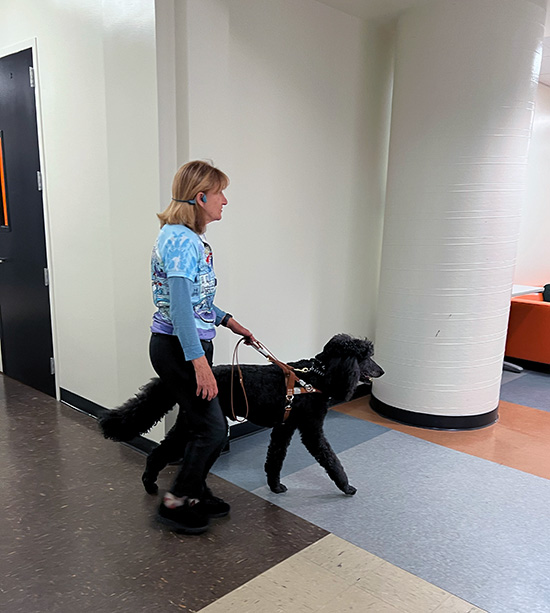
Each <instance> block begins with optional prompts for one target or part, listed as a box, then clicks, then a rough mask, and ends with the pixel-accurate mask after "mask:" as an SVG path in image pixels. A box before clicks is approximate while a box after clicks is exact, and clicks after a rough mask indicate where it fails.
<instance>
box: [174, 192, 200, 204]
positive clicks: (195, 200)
mask: <svg viewBox="0 0 550 613" xmlns="http://www.w3.org/2000/svg"><path fill="white" fill-rule="evenodd" d="M172 200H174V201H175V202H186V203H187V204H197V199H196V198H192V199H191V200H178V199H177V198H172ZM201 202H202V203H203V204H206V202H207V200H206V196H205V195H204V194H203V195H202V196H201Z"/></svg>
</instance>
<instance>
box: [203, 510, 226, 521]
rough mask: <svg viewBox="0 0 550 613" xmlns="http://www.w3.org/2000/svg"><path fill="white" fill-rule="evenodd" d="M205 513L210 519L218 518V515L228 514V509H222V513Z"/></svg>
mask: <svg viewBox="0 0 550 613" xmlns="http://www.w3.org/2000/svg"><path fill="white" fill-rule="evenodd" d="M207 515H208V517H211V518H212V519H219V518H220V517H227V516H228V515H229V511H223V512H222V513H207Z"/></svg>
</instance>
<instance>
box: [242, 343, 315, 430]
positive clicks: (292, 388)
mask: <svg viewBox="0 0 550 613" xmlns="http://www.w3.org/2000/svg"><path fill="white" fill-rule="evenodd" d="M244 342H246V338H245V337H244V336H243V337H242V338H241V339H239V340H238V341H237V344H236V345H235V349H234V350H233V359H232V361H231V415H232V417H233V420H234V421H237V422H239V423H242V422H244V421H246V420H247V419H248V412H249V407H248V397H247V395H246V390H245V388H244V380H243V372H242V369H241V365H240V363H239V345H240V344H241V343H244ZM249 346H250V347H252V348H253V349H256V351H258V352H259V353H261V354H262V355H263V356H264V357H265V358H267V359H268V360H269V361H270V362H271V363H273V364H276V365H277V366H278V367H279V368H280V369H281V370H282V371H283V373H284V375H285V385H286V405H285V412H284V415H283V423H284V422H285V421H286V420H287V418H288V416H289V415H290V411H291V410H292V401H293V400H294V395H295V394H296V393H297V391H296V383H298V385H300V386H301V387H303V388H304V390H303V392H302V391H301V390H300V392H299V393H305V394H310V393H312V392H320V390H318V389H315V388H314V387H313V386H312V385H309V384H307V383H305V381H302V380H301V379H300V378H298V377H297V376H296V373H295V372H294V369H293V368H292V366H289V365H288V364H285V363H284V362H281V361H280V360H278V359H277V358H276V357H275V356H274V355H273V354H272V353H271V351H269V349H268V348H267V347H266V346H265V345H263V344H262V343H260V341H258V340H256V342H255V343H249ZM235 366H236V367H237V372H238V373H239V382H240V384H241V389H242V390H243V395H244V402H245V406H246V414H245V417H244V419H242V420H239V419H238V417H237V415H236V414H235V406H234V398H233V396H234V391H233V390H234V387H233V386H234V379H235V376H234V374H235Z"/></svg>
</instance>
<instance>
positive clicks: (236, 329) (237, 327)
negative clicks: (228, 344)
mask: <svg viewBox="0 0 550 613" xmlns="http://www.w3.org/2000/svg"><path fill="white" fill-rule="evenodd" d="M226 327H227V328H229V329H230V330H231V332H233V333H235V334H239V335H240V336H244V337H245V339H246V341H245V344H246V345H251V344H252V343H255V342H256V339H255V338H254V335H253V334H252V332H250V330H247V329H246V328H245V327H244V326H241V324H240V323H239V322H238V321H237V320H236V319H234V318H233V317H231V318H230V319H229V321H228V322H227V326H226Z"/></svg>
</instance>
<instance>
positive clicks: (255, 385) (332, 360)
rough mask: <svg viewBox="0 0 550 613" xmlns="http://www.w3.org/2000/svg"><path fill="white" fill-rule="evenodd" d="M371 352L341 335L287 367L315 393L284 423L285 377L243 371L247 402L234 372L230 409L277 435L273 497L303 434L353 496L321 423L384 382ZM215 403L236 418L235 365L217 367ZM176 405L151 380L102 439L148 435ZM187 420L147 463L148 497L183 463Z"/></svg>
mask: <svg viewBox="0 0 550 613" xmlns="http://www.w3.org/2000/svg"><path fill="white" fill-rule="evenodd" d="M372 355H373V345H372V343H371V342H370V341H369V340H367V339H364V340H363V339H359V338H353V337H351V336H349V335H347V334H338V335H336V336H334V337H332V338H331V339H330V341H329V342H328V343H327V344H326V345H325V346H324V348H323V351H322V352H321V353H319V354H318V355H316V356H315V357H314V358H311V359H308V360H300V361H298V362H290V364H289V366H292V368H293V369H295V371H296V374H297V376H298V378H299V379H302V380H305V382H307V383H308V384H310V385H311V386H313V387H314V388H316V391H315V392H313V393H299V394H297V395H296V396H295V397H294V399H293V402H292V409H291V410H290V412H288V415H287V417H286V419H284V417H285V406H286V405H287V404H288V403H287V402H286V397H287V394H286V392H287V390H286V386H285V375H284V372H283V370H282V369H281V368H280V367H279V366H278V365H276V364H269V365H265V366H258V365H250V364H249V365H242V366H241V367H240V368H241V370H242V375H243V381H244V387H245V390H246V395H247V399H248V415H247V406H246V405H247V403H246V402H245V398H244V394H243V391H242V389H241V386H240V383H239V380H238V373H237V369H235V370H234V375H233V376H234V385H233V407H234V411H235V414H236V415H237V416H240V417H247V419H248V420H249V421H250V422H252V423H254V424H257V425H258V426H264V427H269V428H273V430H272V432H271V441H270V444H269V448H268V450H267V458H266V462H265V472H266V474H267V483H268V485H269V487H270V488H271V491H273V492H275V493H277V494H278V493H281V492H285V491H286V489H287V488H286V487H285V486H284V485H283V484H282V483H281V481H280V475H281V468H282V465H283V461H284V459H285V456H286V451H287V448H288V445H289V444H290V440H291V438H292V435H293V434H294V432H295V431H296V429H298V430H299V431H300V435H301V438H302V442H303V443H304V445H305V446H306V449H307V450H308V451H309V452H310V453H311V455H312V456H313V457H314V458H315V459H316V460H317V461H318V462H319V464H320V465H321V466H322V467H323V468H324V469H325V470H326V471H327V474H328V475H329V477H330V478H331V479H332V480H333V481H334V483H335V484H336V486H337V487H338V488H339V489H340V490H342V492H344V493H345V494H348V495H350V496H352V495H353V494H355V492H356V491H357V490H356V489H355V488H354V487H353V486H352V485H350V484H349V482H348V478H347V475H346V473H345V471H344V469H343V467H342V464H341V463H340V461H339V460H338V457H337V456H336V454H335V453H334V451H333V450H332V448H331V446H330V444H329V442H328V441H327V439H326V438H325V434H324V432H323V422H324V420H325V416H326V414H327V411H328V408H329V406H331V405H334V404H337V403H340V402H346V401H348V400H350V398H351V397H352V396H353V394H354V392H355V390H356V388H357V385H358V384H359V382H360V381H362V382H367V381H370V380H371V379H373V378H375V377H380V376H382V375H383V374H384V371H383V370H382V368H380V366H378V364H376V362H375V361H374V360H373V359H372ZM213 370H214V375H215V376H216V380H217V383H218V397H219V400H220V404H221V407H222V410H223V412H224V413H225V415H226V416H227V417H229V418H231V417H233V413H232V408H231V372H232V367H231V366H225V365H224V366H215V367H214V369H213ZM174 404H175V402H174V399H173V398H172V396H171V395H170V393H169V392H168V390H167V389H166V387H165V386H164V385H163V383H162V382H161V381H160V379H152V380H151V381H150V382H149V383H147V384H146V385H145V386H143V387H142V388H141V390H140V391H139V392H138V394H136V396H134V397H133V398H131V399H130V400H127V401H126V402H125V403H124V404H123V405H122V406H120V407H119V408H117V409H114V410H112V411H109V412H108V413H107V414H106V415H104V416H103V417H101V418H100V419H99V423H100V426H101V429H102V430H103V434H104V436H105V438H111V439H114V440H117V441H128V440H130V439H132V438H134V437H135V436H138V435H140V434H143V433H145V432H147V431H148V430H150V429H151V428H152V427H153V426H154V425H155V424H156V423H157V422H158V421H159V420H160V419H161V418H162V417H164V415H166V414H167V413H168V412H169V411H170V410H171V409H172V407H173V406H174ZM185 437H186V428H185V415H182V414H181V412H180V414H179V415H178V418H177V420H176V423H175V425H174V426H173V427H172V429H171V430H170V431H169V432H168V434H167V435H166V438H165V439H164V440H163V441H162V442H161V443H160V445H159V446H158V447H156V448H155V449H153V451H152V452H151V453H150V454H149V456H148V458H147V465H146V468H145V472H144V473H143V476H142V480H143V484H144V486H145V489H146V490H147V492H149V493H150V494H156V493H157V491H158V487H157V484H156V481H157V477H158V474H159V472H160V471H161V470H162V469H163V468H164V467H165V466H166V465H167V464H169V463H172V462H176V461H178V460H179V459H180V458H181V456H182V446H183V445H184V444H185Z"/></svg>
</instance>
